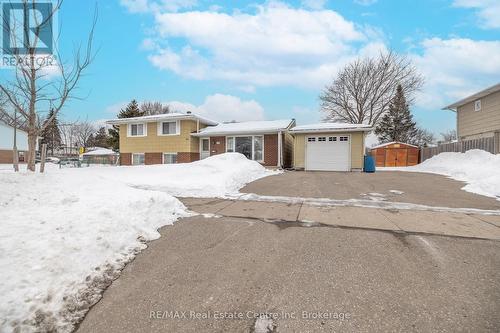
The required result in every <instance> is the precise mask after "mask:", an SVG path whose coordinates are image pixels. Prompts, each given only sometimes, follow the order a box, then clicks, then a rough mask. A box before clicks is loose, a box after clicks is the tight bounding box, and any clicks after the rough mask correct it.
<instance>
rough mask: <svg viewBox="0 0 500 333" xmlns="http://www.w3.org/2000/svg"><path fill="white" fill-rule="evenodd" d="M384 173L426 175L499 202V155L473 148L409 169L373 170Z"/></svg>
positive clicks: (429, 160) (443, 154) (435, 158)
mask: <svg viewBox="0 0 500 333" xmlns="http://www.w3.org/2000/svg"><path fill="white" fill-rule="evenodd" d="M377 170H388V171H393V170H396V171H411V172H428V173H436V174H440V175H445V176H448V177H450V178H453V179H456V180H460V181H463V182H465V183H466V184H467V185H465V186H464V187H463V188H462V189H463V190H465V191H468V192H472V193H476V194H480V195H484V196H488V197H493V198H497V199H498V200H500V155H493V154H491V153H488V152H487V151H484V150H479V149H474V150H469V151H467V152H465V153H441V154H439V155H436V156H433V157H432V158H430V159H428V160H425V161H424V162H423V163H421V164H418V165H415V166H411V167H399V168H377Z"/></svg>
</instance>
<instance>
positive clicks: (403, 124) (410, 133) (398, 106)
mask: <svg viewBox="0 0 500 333" xmlns="http://www.w3.org/2000/svg"><path fill="white" fill-rule="evenodd" d="M417 131H418V129H417V124H416V123H415V121H413V116H412V115H411V113H410V107H409V105H408V103H407V102H406V98H405V95H404V92H403V88H402V87H401V85H398V86H397V88H396V94H395V95H394V97H393V98H392V100H391V102H390V104H389V111H388V112H387V113H386V114H385V115H384V116H383V117H382V119H381V120H380V121H379V123H378V125H377V127H376V128H375V134H376V135H377V136H378V138H379V140H380V142H391V141H399V142H406V143H408V142H410V141H411V140H412V138H413V137H414V136H415V135H416V134H417Z"/></svg>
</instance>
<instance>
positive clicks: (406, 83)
mask: <svg viewBox="0 0 500 333" xmlns="http://www.w3.org/2000/svg"><path fill="white" fill-rule="evenodd" d="M423 82H424V81H423V77H422V76H420V75H419V74H418V73H417V70H416V68H415V67H414V66H413V64H412V63H411V61H410V60H409V59H407V58H406V57H405V56H401V55H397V54H395V53H393V52H388V53H381V54H380V55H379V56H378V57H377V58H360V59H357V60H355V61H354V62H352V63H350V64H348V65H346V66H345V67H344V68H343V69H342V70H341V71H340V72H339V74H338V75H337V77H336V78H335V79H334V80H333V82H332V83H331V84H330V85H328V86H326V88H325V89H324V90H323V92H322V94H321V95H320V100H321V110H322V112H324V113H325V116H326V119H327V120H332V121H341V122H347V123H352V124H370V125H376V124H377V122H378V120H379V119H380V117H381V116H382V115H383V114H384V113H385V112H386V111H387V110H388V107H389V103H390V101H391V99H392V98H393V97H394V94H395V93H396V87H397V85H398V84H399V85H401V87H402V88H403V93H404V95H405V96H406V98H407V101H408V103H409V104H411V102H412V100H413V98H414V96H413V95H414V93H415V92H416V91H417V90H419V89H420V88H421V87H422V85H423Z"/></svg>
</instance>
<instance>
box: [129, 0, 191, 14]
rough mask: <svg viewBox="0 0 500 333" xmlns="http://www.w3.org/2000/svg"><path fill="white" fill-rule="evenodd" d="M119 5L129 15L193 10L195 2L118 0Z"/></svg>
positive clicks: (189, 0) (183, 0)
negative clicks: (125, 9) (129, 13)
mask: <svg viewBox="0 0 500 333" xmlns="http://www.w3.org/2000/svg"><path fill="white" fill-rule="evenodd" d="M120 4H121V5H122V6H123V7H125V8H127V10H128V11H129V12H131V13H147V12H160V11H170V12H177V11H179V10H181V9H184V8H193V7H195V6H196V5H197V4H198V1H197V0H156V1H154V0H120Z"/></svg>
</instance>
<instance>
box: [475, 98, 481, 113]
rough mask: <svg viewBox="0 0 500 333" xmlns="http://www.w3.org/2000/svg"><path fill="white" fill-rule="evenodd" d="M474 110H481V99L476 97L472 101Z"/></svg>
mask: <svg viewBox="0 0 500 333" xmlns="http://www.w3.org/2000/svg"><path fill="white" fill-rule="evenodd" d="M474 111H476V112H477V111H481V100H480V99H478V100H477V101H475V102H474Z"/></svg>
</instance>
